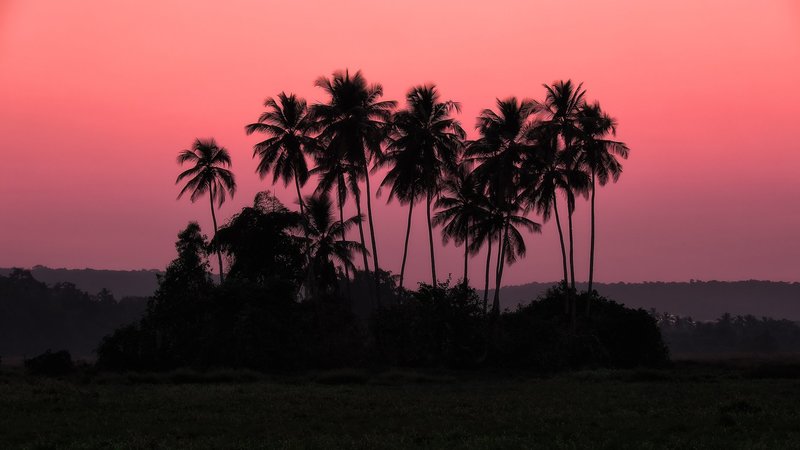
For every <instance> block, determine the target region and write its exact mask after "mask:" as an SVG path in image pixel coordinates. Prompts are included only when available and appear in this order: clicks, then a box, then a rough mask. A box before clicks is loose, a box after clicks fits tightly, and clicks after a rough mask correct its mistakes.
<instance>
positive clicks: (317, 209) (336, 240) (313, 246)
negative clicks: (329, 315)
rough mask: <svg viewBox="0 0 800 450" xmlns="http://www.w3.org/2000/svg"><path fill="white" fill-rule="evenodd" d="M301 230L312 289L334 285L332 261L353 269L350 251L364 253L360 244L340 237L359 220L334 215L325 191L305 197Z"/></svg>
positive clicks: (357, 217)
mask: <svg viewBox="0 0 800 450" xmlns="http://www.w3.org/2000/svg"><path fill="white" fill-rule="evenodd" d="M305 201H306V205H307V209H306V214H305V216H304V220H303V232H304V235H305V236H306V239H307V246H306V249H307V250H306V251H307V254H308V261H309V262H308V278H309V282H310V288H311V291H312V293H316V291H317V289H322V290H325V289H329V288H335V286H336V273H335V270H334V263H339V264H341V265H342V266H344V267H347V268H349V269H353V270H355V266H354V265H353V253H354V252H355V253H366V248H365V247H364V245H363V244H361V243H359V242H355V241H347V240H342V239H340V236H342V235H343V234H344V231H345V230H346V229H349V228H351V227H352V226H353V225H355V224H357V223H358V222H360V221H361V216H353V217H350V218H348V219H347V220H344V221H337V220H336V219H335V218H334V215H333V212H332V208H333V204H332V202H331V200H330V198H329V197H328V196H327V195H314V196H309V197H306V200H305Z"/></svg>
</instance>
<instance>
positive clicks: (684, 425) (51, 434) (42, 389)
mask: <svg viewBox="0 0 800 450" xmlns="http://www.w3.org/2000/svg"><path fill="white" fill-rule="evenodd" d="M798 400H800V361H798V360H791V361H789V360H781V361H777V360H771V361H760V362H757V361H748V360H739V361H717V362H705V363H702V364H696V363H688V362H681V363H678V364H677V365H676V367H674V368H672V369H667V370H659V371H655V370H627V371H606V370H598V371H584V372H576V373H569V374H561V375H557V376H550V377H542V376H534V375H531V374H520V373H513V374H509V373H477V374H476V373H462V372H408V371H405V372H399V371H389V372H381V373H366V372H362V371H336V372H325V373H317V374H305V375H295V376H291V377H290V376H266V375H262V374H258V373H255V372H242V371H237V372H230V371H213V372H206V373H198V372H191V371H180V372H172V373H168V374H157V375H147V374H138V375H136V374H128V375H125V374H122V375H114V374H91V373H85V372H81V373H78V374H76V375H74V376H71V377H70V378H68V379H62V380H58V379H46V378H35V377H30V376H26V375H24V374H22V372H21V369H18V368H16V369H9V368H5V369H4V370H3V371H2V372H0V448H172V447H184V448H186V447H189V448H335V447H338V448H341V447H345V448H365V449H366V448H409V447H412V448H548V449H549V448H631V449H647V448H675V449H687V448H719V449H728V448H742V449H744V448H746V449H759V448H763V449H774V448H797V446H798V445H800V444H798V443H800V410H798V408H797V402H798Z"/></svg>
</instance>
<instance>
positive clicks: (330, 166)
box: [309, 143, 369, 280]
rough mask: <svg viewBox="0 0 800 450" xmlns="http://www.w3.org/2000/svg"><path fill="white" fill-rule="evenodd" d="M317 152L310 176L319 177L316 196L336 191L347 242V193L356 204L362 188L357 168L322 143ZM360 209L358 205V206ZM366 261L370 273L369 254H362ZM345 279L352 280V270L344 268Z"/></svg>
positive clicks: (360, 232) (344, 238) (341, 222)
mask: <svg viewBox="0 0 800 450" xmlns="http://www.w3.org/2000/svg"><path fill="white" fill-rule="evenodd" d="M318 144H319V145H318V146H317V150H318V151H317V152H315V153H314V155H315V158H316V162H317V165H316V167H314V168H313V169H311V170H310V171H309V173H310V174H314V175H317V176H318V177H319V180H318V182H317V188H316V189H315V190H314V195H329V194H330V191H331V190H333V189H334V188H335V189H336V203H337V206H338V207H339V223H340V224H341V233H342V235H341V241H345V240H347V237H346V231H345V226H344V204H345V202H346V201H347V192H348V191H352V192H353V194H354V196H355V197H356V202H358V199H359V198H360V192H361V190H360V188H359V187H358V181H357V180H358V173H359V170H358V168H356V167H353V166H351V165H349V164H348V163H347V162H345V161H343V160H341V159H339V158H338V157H337V155H336V154H335V153H329V152H327V151H326V147H325V145H324V144H322V143H318ZM356 206H357V207H358V204H357V205H356ZM362 223H363V221H358V231H359V236H360V237H361V244H362V245H364V227H363V226H362ZM362 257H363V260H364V270H366V271H369V262H368V261H367V253H366V252H362ZM344 271H345V277H346V278H347V279H348V280H349V279H350V268H349V267H348V266H347V265H345V266H344Z"/></svg>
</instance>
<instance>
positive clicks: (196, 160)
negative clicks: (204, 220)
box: [175, 138, 236, 282]
mask: <svg viewBox="0 0 800 450" xmlns="http://www.w3.org/2000/svg"><path fill="white" fill-rule="evenodd" d="M178 163H179V164H181V165H182V164H184V163H193V164H194V166H192V167H190V168H189V169H187V170H185V171H183V172H181V173H180V175H178V179H177V180H175V184H178V183H180V182H181V181H182V180H183V179H187V178H188V180H189V181H187V182H186V185H185V186H184V187H183V189H181V192H180V193H179V194H178V198H181V197H182V196H183V194H185V193H186V192H191V197H190V198H191V200H192V202H194V201H196V200H197V199H198V198H200V197H202V196H203V195H205V194H206V193H208V198H209V200H210V201H211V219H212V220H213V222H214V234H216V233H217V216H216V214H215V213H214V200H216V201H217V205H218V206H222V203H223V202H225V197H226V194H227V193H230V195H231V196H233V194H234V193H235V192H236V180H235V179H234V176H233V172H231V171H230V170H229V169H228V167H230V166H231V156H230V154H229V153H228V150H227V149H226V148H225V147H220V146H218V145H217V142H216V141H215V140H214V139H213V138H210V139H195V141H194V143H193V144H192V148H190V149H187V150H183V151H181V152H180V153H179V154H178ZM217 257H218V258H219V279H220V282H222V281H224V277H225V276H224V274H223V269H222V253H221V252H217Z"/></svg>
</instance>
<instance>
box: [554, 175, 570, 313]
mask: <svg viewBox="0 0 800 450" xmlns="http://www.w3.org/2000/svg"><path fill="white" fill-rule="evenodd" d="M553 214H554V215H555V216H556V227H557V228H558V241H559V242H560V243H561V263H562V265H563V266H564V289H567V286H568V284H567V283H569V274H568V273H567V250H566V249H565V247H564V231H563V230H562V229H561V219H560V218H559V217H558V197H557V196H556V193H555V191H553ZM564 314H567V315H569V298H568V297H564Z"/></svg>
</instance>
